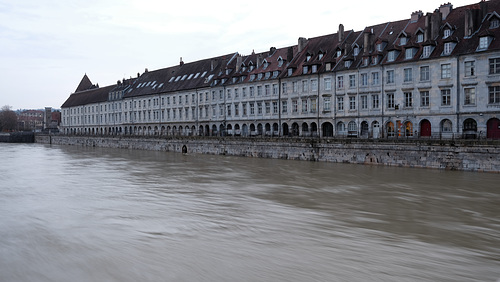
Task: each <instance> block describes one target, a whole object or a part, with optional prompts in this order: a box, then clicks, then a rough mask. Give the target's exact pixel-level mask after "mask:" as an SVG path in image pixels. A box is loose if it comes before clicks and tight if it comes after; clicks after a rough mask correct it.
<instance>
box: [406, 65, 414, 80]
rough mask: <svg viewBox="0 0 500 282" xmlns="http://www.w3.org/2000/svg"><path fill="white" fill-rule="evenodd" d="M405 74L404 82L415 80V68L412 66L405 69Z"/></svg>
mask: <svg viewBox="0 0 500 282" xmlns="http://www.w3.org/2000/svg"><path fill="white" fill-rule="evenodd" d="M404 75H405V78H404V82H411V81H413V69H411V68H407V69H404Z"/></svg>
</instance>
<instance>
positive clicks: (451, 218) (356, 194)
mask: <svg viewBox="0 0 500 282" xmlns="http://www.w3.org/2000/svg"><path fill="white" fill-rule="evenodd" d="M0 156H1V162H0V175H1V177H2V180H1V182H0V281H6V282H7V281H16V282H17V281H37V282H38V281H42V282H43V281H73V282H75V281H76V282H79V281H82V282H83V281H493V282H496V281H500V280H499V279H500V174H491V173H475V172H458V171H443V170H432V169H411V168H398V167H383V166H365V165H351V164H333V163H322V162H306V161H287V160H275V159H257V158H241V157H228V156H213V155H183V154H178V153H166V152H158V151H134V150H122V149H107V148H86V147H77V146H50V145H41V144H7V143H0Z"/></svg>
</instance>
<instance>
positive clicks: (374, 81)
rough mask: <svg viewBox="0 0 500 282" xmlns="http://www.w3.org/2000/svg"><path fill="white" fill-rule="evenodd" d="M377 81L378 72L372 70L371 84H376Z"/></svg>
mask: <svg viewBox="0 0 500 282" xmlns="http://www.w3.org/2000/svg"><path fill="white" fill-rule="evenodd" d="M379 83H380V81H379V74H378V72H372V85H378V84H379Z"/></svg>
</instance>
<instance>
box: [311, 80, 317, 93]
mask: <svg viewBox="0 0 500 282" xmlns="http://www.w3.org/2000/svg"><path fill="white" fill-rule="evenodd" d="M311 91H318V80H316V79H311Z"/></svg>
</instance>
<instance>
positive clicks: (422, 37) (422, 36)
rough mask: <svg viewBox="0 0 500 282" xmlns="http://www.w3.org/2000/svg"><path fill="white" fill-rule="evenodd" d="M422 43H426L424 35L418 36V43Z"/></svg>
mask: <svg viewBox="0 0 500 282" xmlns="http://www.w3.org/2000/svg"><path fill="white" fill-rule="evenodd" d="M422 41H424V34H423V33H419V34H417V43H420V42H422Z"/></svg>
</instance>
